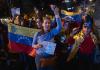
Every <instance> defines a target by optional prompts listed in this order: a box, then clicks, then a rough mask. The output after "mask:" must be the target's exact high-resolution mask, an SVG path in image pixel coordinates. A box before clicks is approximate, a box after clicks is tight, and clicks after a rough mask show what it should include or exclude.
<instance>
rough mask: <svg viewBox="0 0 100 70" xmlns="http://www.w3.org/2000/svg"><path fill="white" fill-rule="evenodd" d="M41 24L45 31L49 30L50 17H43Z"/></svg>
mask: <svg viewBox="0 0 100 70" xmlns="http://www.w3.org/2000/svg"><path fill="white" fill-rule="evenodd" d="M42 26H43V29H44V31H45V32H48V31H50V26H51V20H50V18H45V19H44V22H43V24H42Z"/></svg>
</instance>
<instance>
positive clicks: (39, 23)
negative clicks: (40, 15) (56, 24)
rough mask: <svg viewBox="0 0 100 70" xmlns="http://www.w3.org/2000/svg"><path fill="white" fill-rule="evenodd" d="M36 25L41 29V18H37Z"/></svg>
mask: <svg viewBox="0 0 100 70" xmlns="http://www.w3.org/2000/svg"><path fill="white" fill-rule="evenodd" d="M36 25H37V27H38V28H39V29H41V28H42V20H41V19H37V20H36Z"/></svg>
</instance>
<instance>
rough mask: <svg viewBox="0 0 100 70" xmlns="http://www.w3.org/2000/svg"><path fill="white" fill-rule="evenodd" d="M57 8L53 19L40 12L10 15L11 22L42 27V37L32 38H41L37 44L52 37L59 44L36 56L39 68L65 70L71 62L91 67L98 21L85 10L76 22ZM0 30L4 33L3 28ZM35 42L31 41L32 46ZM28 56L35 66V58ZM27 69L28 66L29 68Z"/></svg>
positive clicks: (36, 41)
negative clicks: (62, 16)
mask: <svg viewBox="0 0 100 70" xmlns="http://www.w3.org/2000/svg"><path fill="white" fill-rule="evenodd" d="M51 9H52V8H51ZM57 9H58V8H57ZM57 9H56V8H53V12H54V15H55V16H56V17H54V16H53V18H50V16H47V15H46V18H44V16H41V15H38V14H37V15H38V16H37V17H34V16H33V17H31V18H30V17H29V16H28V15H27V14H25V15H24V16H20V15H15V16H14V17H13V18H9V22H8V23H12V24H15V25H19V26H23V27H29V28H34V29H35V28H36V29H41V31H40V32H39V34H38V35H37V36H40V39H38V37H37V36H36V37H34V38H33V41H34V39H38V40H35V43H34V44H35V45H36V44H38V43H39V41H40V42H41V41H49V40H51V39H52V38H53V39H54V41H52V42H55V43H56V44H57V45H56V50H55V54H54V55H48V54H45V55H36V59H35V62H36V67H37V70H56V69H57V70H62V69H63V68H65V70H66V69H67V68H69V66H70V65H71V64H82V65H83V69H84V66H86V67H88V68H89V69H91V67H92V64H93V63H94V60H93V58H94V52H95V51H94V50H95V47H96V37H95V35H94V34H95V33H94V26H95V24H94V20H93V17H92V16H91V15H88V13H86V12H85V13H84V14H83V12H82V13H79V15H80V16H81V17H80V18H81V21H80V22H78V21H74V20H73V19H72V18H70V17H69V16H67V17H64V18H60V15H59V13H58V12H59V11H58V10H57ZM39 13H41V12H39ZM41 14H42V13H41ZM60 20H61V21H60ZM0 24H2V23H0ZM43 24H44V25H43ZM60 26H61V27H60ZM2 27H3V26H2ZM57 29H58V30H57ZM0 31H1V32H2V30H0ZM6 31H7V29H6ZM3 32H5V31H3ZM6 34H7V32H6ZM0 36H1V35H0ZM4 37H6V36H4ZM0 38H2V37H0ZM7 44H8V42H7ZM34 44H32V46H33V48H34ZM38 48H41V46H40V45H38V46H35V49H38ZM26 56H27V55H26ZM27 59H28V61H27V62H26V64H27V63H29V64H27V65H28V66H29V67H30V66H31V67H32V65H34V64H33V63H34V58H31V57H29V56H27ZM31 60H32V61H33V63H32V62H31ZM22 61H23V60H22ZM87 64H88V65H87ZM27 65H26V67H27ZM34 67H35V66H34ZM71 69H74V68H71ZM26 70H29V69H28V68H26ZM30 70H31V69H30Z"/></svg>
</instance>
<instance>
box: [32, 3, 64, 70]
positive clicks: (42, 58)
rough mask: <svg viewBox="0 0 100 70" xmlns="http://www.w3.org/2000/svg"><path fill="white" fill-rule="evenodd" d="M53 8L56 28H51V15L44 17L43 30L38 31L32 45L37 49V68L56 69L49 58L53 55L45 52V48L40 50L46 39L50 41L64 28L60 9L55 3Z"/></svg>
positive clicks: (38, 69)
mask: <svg viewBox="0 0 100 70" xmlns="http://www.w3.org/2000/svg"><path fill="white" fill-rule="evenodd" d="M51 9H52V11H53V12H54V14H55V18H56V22H57V26H56V28H53V29H51V19H50V18H49V17H46V18H44V21H43V24H42V28H41V30H40V31H39V32H37V33H36V34H35V35H34V38H33V43H32V46H33V47H34V48H36V49H37V55H36V57H35V62H36V67H37V70H55V69H54V68H53V64H52V63H51V62H50V61H49V60H48V59H49V58H52V57H53V56H52V55H51V54H48V53H43V52H45V51H43V50H39V49H40V48H42V47H44V45H43V44H41V43H42V42H44V41H47V42H50V41H51V40H52V39H53V38H54V36H55V35H57V34H58V33H60V31H61V29H62V25H61V19H60V16H59V9H58V8H57V7H56V6H55V5H51ZM46 44H47V43H46ZM49 45H50V44H49ZM45 47H49V48H50V46H45ZM51 51H52V50H51ZM47 60H48V61H47ZM50 63H51V64H50Z"/></svg>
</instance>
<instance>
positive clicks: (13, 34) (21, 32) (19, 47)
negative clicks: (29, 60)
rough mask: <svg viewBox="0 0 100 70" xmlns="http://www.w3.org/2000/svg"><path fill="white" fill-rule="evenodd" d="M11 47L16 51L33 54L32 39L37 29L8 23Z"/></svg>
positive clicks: (11, 49) (12, 50)
mask: <svg viewBox="0 0 100 70" xmlns="http://www.w3.org/2000/svg"><path fill="white" fill-rule="evenodd" d="M8 31H9V33H8V37H9V49H10V51H11V52H14V53H25V54H28V55H31V56H33V55H34V54H35V49H34V48H32V40H33V38H32V37H33V36H34V33H35V32H37V31H38V30H37V29H32V28H26V27H22V26H18V25H14V24H8Z"/></svg>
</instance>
